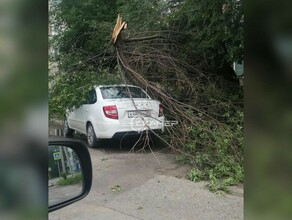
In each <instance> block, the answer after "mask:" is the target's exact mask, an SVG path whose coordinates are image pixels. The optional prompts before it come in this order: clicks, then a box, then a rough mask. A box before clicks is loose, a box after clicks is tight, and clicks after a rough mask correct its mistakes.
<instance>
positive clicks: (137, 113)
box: [128, 111, 150, 118]
mask: <svg viewBox="0 0 292 220" xmlns="http://www.w3.org/2000/svg"><path fill="white" fill-rule="evenodd" d="M135 116H144V117H149V116H150V115H149V111H129V112H128V117H129V118H133V117H135Z"/></svg>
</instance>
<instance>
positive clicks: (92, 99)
mask: <svg viewBox="0 0 292 220" xmlns="http://www.w3.org/2000/svg"><path fill="white" fill-rule="evenodd" d="M94 103H96V92H95V89H93V90H90V92H89V94H88V104H94Z"/></svg>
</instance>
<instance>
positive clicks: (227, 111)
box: [112, 16, 243, 190]
mask: <svg viewBox="0 0 292 220" xmlns="http://www.w3.org/2000/svg"><path fill="white" fill-rule="evenodd" d="M126 29H127V23H126V22H122V18H121V17H120V16H118V19H117V23H116V26H115V28H114V31H113V34H112V43H113V45H114V47H115V49H116V57H117V63H118V66H119V70H120V74H121V75H122V79H123V81H124V83H125V84H127V83H133V84H136V85H138V86H140V87H142V88H143V89H144V90H146V91H147V92H148V93H149V94H150V95H151V96H152V97H154V98H156V99H159V100H161V102H162V104H163V106H164V108H165V109H166V115H165V116H166V119H169V120H170V119H171V120H174V121H176V122H178V123H177V125H176V126H175V127H173V126H167V127H165V128H166V134H167V135H164V136H159V135H158V134H155V135H156V136H158V137H159V138H160V139H161V140H162V141H163V142H164V143H165V144H167V145H168V146H169V147H171V148H172V149H173V150H175V151H177V152H179V153H180V154H182V155H183V156H184V158H185V160H188V161H189V162H190V163H191V164H192V165H193V166H194V169H193V170H192V171H191V172H190V174H189V177H190V178H191V179H192V180H199V179H208V180H211V182H210V184H209V186H210V189H212V190H219V189H223V190H226V189H227V186H228V185H231V184H235V183H238V182H241V181H243V146H242V135H243V134H242V130H243V122H242V119H243V111H242V102H241V101H242V100H241V99H240V98H241V97H240V96H241V95H240V91H237V93H238V96H235V97H233V99H227V100H224V99H225V98H226V93H228V92H226V91H235V90H236V89H239V88H238V87H236V86H234V85H233V84H232V83H230V82H228V81H226V80H224V79H223V78H218V76H217V77H216V76H215V75H212V74H210V73H204V72H203V71H200V70H199V69H198V68H197V67H195V66H192V65H189V64H187V63H186V62H185V61H184V60H182V59H180V58H179V56H177V54H178V53H179V50H180V45H179V43H178V42H177V41H176V39H175V37H176V36H174V37H173V35H175V33H171V32H157V33H154V34H153V35H148V36H145V35H144V36H142V37H134V38H125V37H124V34H123V31H125V30H126ZM148 34H149V33H148ZM125 35H127V34H125ZM153 76H154V77H155V78H154V80H153ZM222 86H224V87H222ZM220 87H221V88H220ZM208 88H209V90H212V91H204V90H207V89H208ZM173 89H176V90H177V91H176V93H178V94H174V96H172V95H170V94H169V91H170V90H173ZM220 90H221V91H220ZM212 92H213V93H214V94H213V95H214V97H212V95H211V94H212ZM220 92H221V95H222V94H225V95H224V96H222V97H220V96H219V99H218V94H219V93H220ZM215 93H217V94H215ZM210 95H211V96H210ZM229 98H231V96H230V97H229ZM234 101H236V102H234ZM238 101H239V102H238ZM133 103H134V100H133ZM144 141H145V144H144V146H146V145H148V146H149V137H147V136H146V138H145V139H144Z"/></svg>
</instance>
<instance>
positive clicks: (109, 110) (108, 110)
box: [103, 105, 119, 119]
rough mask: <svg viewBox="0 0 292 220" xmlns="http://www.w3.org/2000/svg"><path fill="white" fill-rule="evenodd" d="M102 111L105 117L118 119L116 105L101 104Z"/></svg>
mask: <svg viewBox="0 0 292 220" xmlns="http://www.w3.org/2000/svg"><path fill="white" fill-rule="evenodd" d="M103 113H104V115H105V117H107V118H112V119H118V118H119V116H118V109H117V106H115V105H108V106H103Z"/></svg>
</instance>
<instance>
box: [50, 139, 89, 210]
mask: <svg viewBox="0 0 292 220" xmlns="http://www.w3.org/2000/svg"><path fill="white" fill-rule="evenodd" d="M50 146H64V147H68V148H71V149H72V150H73V151H74V152H75V154H76V155H77V156H78V158H79V161H80V165H81V169H82V173H83V188H82V191H81V193H80V194H79V195H77V196H75V197H73V198H70V199H67V200H64V201H61V202H58V203H56V204H53V205H49V207H48V211H49V212H52V211H55V210H58V209H60V208H63V207H65V206H67V205H70V204H72V203H74V202H77V201H78V200H80V199H83V198H84V197H85V196H87V194H88V193H89V191H90V189H91V184H92V165H91V158H90V154H89V151H88V149H87V147H86V146H85V145H84V144H83V143H82V142H81V141H77V140H73V139H68V138H61V137H60V138H50V139H49V147H50Z"/></svg>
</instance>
